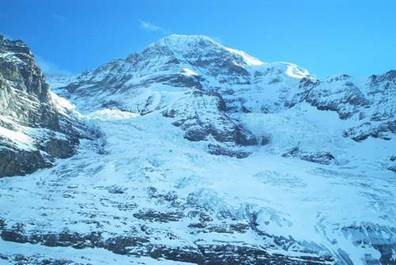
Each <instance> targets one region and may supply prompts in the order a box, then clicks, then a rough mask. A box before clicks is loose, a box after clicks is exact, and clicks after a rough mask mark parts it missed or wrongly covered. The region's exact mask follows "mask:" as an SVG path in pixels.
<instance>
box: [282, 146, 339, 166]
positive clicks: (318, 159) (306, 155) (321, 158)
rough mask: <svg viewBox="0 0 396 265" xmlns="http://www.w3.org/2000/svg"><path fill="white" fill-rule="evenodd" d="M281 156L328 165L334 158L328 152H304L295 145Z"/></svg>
mask: <svg viewBox="0 0 396 265" xmlns="http://www.w3.org/2000/svg"><path fill="white" fill-rule="evenodd" d="M282 157H296V158H300V159H302V160H305V161H309V162H313V163H319V164H323V165H330V164H331V163H332V162H333V161H334V160H335V157H334V156H333V155H332V154H331V153H329V152H304V151H301V150H300V148H299V147H297V146H296V147H294V148H292V149H290V150H289V151H288V152H286V153H284V154H283V155H282Z"/></svg>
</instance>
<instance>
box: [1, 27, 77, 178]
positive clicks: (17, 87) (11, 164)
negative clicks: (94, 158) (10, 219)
mask: <svg viewBox="0 0 396 265" xmlns="http://www.w3.org/2000/svg"><path fill="white" fill-rule="evenodd" d="M0 99H1V100H0V177H2V176H13V175H23V174H27V173H31V172H33V171H35V170H36V169H38V168H42V167H48V166H50V165H51V162H52V161H53V159H54V158H65V157H69V156H71V155H72V154H74V153H75V148H76V146H77V145H78V138H77V136H76V135H74V136H73V135H72V133H71V132H72V130H71V128H70V124H69V125H67V123H68V122H67V119H66V117H65V116H62V115H61V114H60V113H59V110H58V109H57V106H56V102H55V101H54V99H53V97H51V93H50V90H49V86H48V84H47V83H46V81H45V78H44V76H43V74H42V72H41V70H40V69H39V67H38V66H37V65H36V64H35V61H34V57H33V55H32V53H31V51H30V50H29V48H28V47H27V46H26V45H25V44H24V43H22V42H21V41H11V40H7V39H5V38H4V37H3V36H1V35H0ZM58 107H59V106H58Z"/></svg>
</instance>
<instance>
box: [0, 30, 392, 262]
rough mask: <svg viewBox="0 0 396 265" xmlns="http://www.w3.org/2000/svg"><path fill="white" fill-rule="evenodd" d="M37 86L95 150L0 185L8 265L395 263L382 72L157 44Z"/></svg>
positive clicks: (85, 147)
mask: <svg viewBox="0 0 396 265" xmlns="http://www.w3.org/2000/svg"><path fill="white" fill-rule="evenodd" d="M51 79H52V80H51ZM51 79H50V80H49V83H50V84H51V83H52V84H54V86H55V87H54V91H56V93H58V94H59V95H61V96H63V97H66V98H68V100H70V102H71V103H70V104H74V105H75V110H74V111H75V112H77V111H78V112H79V113H78V114H75V115H77V116H78V117H79V119H80V120H81V122H83V123H84V124H86V126H87V127H88V128H89V130H93V131H96V132H97V133H96V136H97V137H95V138H92V140H82V141H81V143H80V146H79V148H78V152H77V153H76V154H75V155H74V156H73V157H71V158H68V159H63V160H59V161H58V162H57V164H56V165H55V166H54V167H52V168H49V169H46V170H41V171H37V172H35V173H33V174H30V175H29V176H26V177H24V178H19V177H12V178H3V179H0V194H1V195H0V196H1V200H0V209H6V210H5V211H3V212H2V213H1V214H0V237H1V239H2V240H0V245H1V246H0V257H3V260H5V261H7V262H9V263H10V264H15V263H17V262H18V261H19V260H23V261H24V262H25V263H28V264H42V263H44V264H45V262H46V263H47V264H395V263H396V257H395V254H394V253H396V223H395V220H396V218H395V217H396V214H395V213H396V203H395V202H396V200H395V198H396V196H395V195H396V194H395V191H396V189H395V184H396V183H395V181H394V180H395V178H394V177H395V171H396V154H395V150H396V141H395V106H396V105H395V91H396V75H395V71H389V72H387V73H384V74H379V75H372V76H369V77H367V78H366V79H357V78H354V77H351V76H349V75H346V74H341V75H337V76H334V77H331V78H328V79H326V80H319V79H318V78H316V77H315V76H314V75H311V74H310V73H309V72H308V71H307V70H305V69H303V68H301V67H299V66H297V65H295V64H290V63H285V62H275V63H271V62H265V61H261V60H259V59H256V58H254V57H252V56H250V55H248V54H246V53H245V52H242V51H239V50H235V49H231V48H228V47H225V46H224V45H222V44H220V43H218V42H216V41H214V40H212V39H210V38H208V37H206V36H187V35H170V36H167V37H165V38H163V39H161V40H159V41H157V42H155V43H152V44H150V45H148V46H147V48H146V49H144V50H143V51H141V52H139V53H134V54H131V55H130V56H128V57H127V58H125V59H118V60H114V61H112V62H110V63H108V64H105V65H103V66H100V67H98V68H96V69H94V70H92V71H88V72H85V73H82V74H80V75H78V76H74V77H72V78H70V79H69V78H66V77H62V78H58V77H55V78H51ZM59 80H61V81H59ZM64 80H69V81H66V82H65V81H64ZM68 82H70V83H69V84H66V83H68ZM26 187H29V188H28V189H27V188H26ZM27 197H28V198H29V202H26V200H24V198H27ZM21 202H24V203H21ZM13 209H18V211H15V210H13ZM22 243H24V244H22Z"/></svg>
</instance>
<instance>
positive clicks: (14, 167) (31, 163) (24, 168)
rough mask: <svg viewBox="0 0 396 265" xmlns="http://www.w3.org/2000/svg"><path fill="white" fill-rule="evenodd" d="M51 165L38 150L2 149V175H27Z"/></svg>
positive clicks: (0, 160) (0, 165)
mask: <svg viewBox="0 0 396 265" xmlns="http://www.w3.org/2000/svg"><path fill="white" fill-rule="evenodd" d="M50 165H51V164H50V163H49V162H47V161H46V160H45V159H44V158H43V156H42V154H41V153H40V151H38V150H33V151H26V150H18V149H13V148H7V147H2V148H1V149H0V177H4V176H14V175H25V174H29V173H32V172H34V171H35V170H36V169H37V168H44V167H49V166H50Z"/></svg>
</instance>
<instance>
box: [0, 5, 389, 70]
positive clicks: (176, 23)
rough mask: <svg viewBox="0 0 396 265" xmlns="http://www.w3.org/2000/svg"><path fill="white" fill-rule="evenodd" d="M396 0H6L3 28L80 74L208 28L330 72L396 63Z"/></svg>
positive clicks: (264, 55) (234, 42)
mask: <svg viewBox="0 0 396 265" xmlns="http://www.w3.org/2000/svg"><path fill="white" fill-rule="evenodd" d="M395 12H396V1H395V0H376V1H374V0H372V1H369V0H349V1H348V0H327V1H325V0H256V1H254V0H252V1H249V0H244V1H243V0H239V1H236V0H235V1H234V0H219V1H216V0H207V1H205V0H162V1H160V0H157V1H154V0H144V1H143V0H142V1H137V0H136V1H132V0H130V1H127V0H124V1H122V0H40V1H36V0H26V1H24V0H12V1H7V0H0V32H2V33H3V34H6V35H7V36H9V37H11V38H17V39H22V40H24V41H25V42H27V43H28V44H29V45H30V46H31V47H32V49H33V51H34V53H35V54H36V55H38V56H39V57H40V60H41V61H42V62H43V64H45V63H46V65H47V67H49V68H51V69H56V68H58V69H62V70H67V71H70V72H73V73H77V72H80V71H82V70H86V69H91V68H94V67H96V66H99V65H100V64H103V63H106V62H107V61H109V60H111V59H114V58H122V57H126V56H127V55H128V54H130V53H132V52H134V51H140V50H142V49H143V48H144V47H145V46H146V45H147V44H148V43H150V42H152V41H155V40H156V39H158V38H160V37H161V36H163V35H166V34H169V33H180V34H204V35H208V36H210V37H213V38H215V39H217V40H219V41H220V42H222V43H223V44H225V45H227V46H230V47H234V48H238V49H241V50H244V51H247V52H248V53H250V54H251V55H253V56H256V57H258V58H260V59H261V60H263V61H288V62H293V63H296V64H299V65H301V66H302V67H305V68H307V69H308V70H309V71H310V72H311V73H312V74H315V75H317V76H319V77H326V76H329V75H332V74H338V73H344V72H345V73H350V74H353V75H357V76H363V75H368V74H371V73H381V72H385V71H387V70H389V69H395V68H396V13H395Z"/></svg>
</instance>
